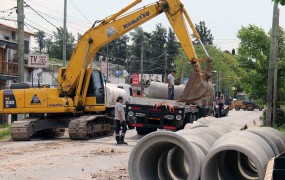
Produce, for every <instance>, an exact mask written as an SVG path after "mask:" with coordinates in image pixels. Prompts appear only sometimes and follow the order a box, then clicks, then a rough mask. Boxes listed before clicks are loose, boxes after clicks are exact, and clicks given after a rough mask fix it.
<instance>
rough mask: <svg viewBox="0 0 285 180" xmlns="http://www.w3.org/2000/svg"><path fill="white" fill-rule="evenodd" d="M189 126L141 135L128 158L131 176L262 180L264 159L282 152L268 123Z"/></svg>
mask: <svg viewBox="0 0 285 180" xmlns="http://www.w3.org/2000/svg"><path fill="white" fill-rule="evenodd" d="M197 122H199V121H197ZM188 128H189V129H183V130H181V131H177V132H175V133H174V132H167V131H159V132H154V133H151V134H148V135H147V136H145V137H143V138H142V139H141V140H140V141H139V142H138V143H137V144H136V146H135V147H134V149H133V150H132V153H131V155H130V158H129V165H128V166H129V176H130V179H132V180H144V179H162V180H164V179H165V180H168V179H193V180H196V179H202V180H204V179H205V180H213V179H225V180H227V179H264V176H265V171H266V165H267V163H268V161H269V160H270V159H271V158H273V157H276V156H277V155H279V154H280V153H282V152H284V151H285V137H284V135H283V134H282V133H281V132H279V131H277V130H275V129H273V128H269V127H253V128H248V129H245V130H244V128H245V127H244V126H243V125H242V126H240V127H238V125H234V126H222V125H217V124H215V123H209V122H208V124H207V123H206V121H200V122H199V124H198V123H197V124H196V126H188Z"/></svg>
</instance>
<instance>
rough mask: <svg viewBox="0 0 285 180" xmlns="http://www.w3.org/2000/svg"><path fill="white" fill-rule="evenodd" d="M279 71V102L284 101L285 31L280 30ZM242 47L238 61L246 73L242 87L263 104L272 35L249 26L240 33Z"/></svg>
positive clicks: (243, 76) (239, 49) (240, 47)
mask: <svg viewBox="0 0 285 180" xmlns="http://www.w3.org/2000/svg"><path fill="white" fill-rule="evenodd" d="M279 32H280V33H279V34H280V37H279V64H278V66H279V70H278V101H279V103H280V102H281V101H284V98H285V97H284V93H285V92H284V86H285V82H284V75H285V74H284V71H285V69H284V68H285V66H284V62H285V59H284V49H285V48H284V42H285V36H284V30H283V29H281V28H280V30H279ZM238 38H239V39H240V41H241V42H240V46H239V48H238V54H239V55H238V61H239V64H240V66H241V67H242V68H244V69H245V73H244V74H243V75H242V82H243V83H242V86H243V88H244V89H245V92H246V93H247V94H248V95H249V96H250V97H251V98H253V99H255V100H258V101H259V102H261V103H262V104H265V102H266V97H267V96H266V93H267V72H268V64H269V56H270V33H266V32H265V31H264V30H263V29H262V28H260V27H257V26H254V25H249V26H248V27H242V28H241V30H239V32H238Z"/></svg>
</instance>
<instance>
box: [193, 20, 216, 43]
mask: <svg viewBox="0 0 285 180" xmlns="http://www.w3.org/2000/svg"><path fill="white" fill-rule="evenodd" d="M195 28H196V30H197V31H198V33H199V35H200V38H201V41H202V42H203V44H204V45H206V44H210V45H213V40H214V37H213V35H212V33H211V30H210V29H208V28H207V27H206V23H205V21H200V22H199V24H198V25H197V24H195ZM195 44H199V42H198V41H197V40H196V41H195Z"/></svg>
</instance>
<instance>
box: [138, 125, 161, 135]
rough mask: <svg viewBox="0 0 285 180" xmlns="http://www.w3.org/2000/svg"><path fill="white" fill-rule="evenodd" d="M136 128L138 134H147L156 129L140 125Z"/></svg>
mask: <svg viewBox="0 0 285 180" xmlns="http://www.w3.org/2000/svg"><path fill="white" fill-rule="evenodd" d="M136 130H137V134H138V135H147V134H149V133H152V132H154V131H157V129H156V128H141V127H136Z"/></svg>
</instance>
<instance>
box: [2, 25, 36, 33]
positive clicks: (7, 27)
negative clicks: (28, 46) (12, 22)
mask: <svg viewBox="0 0 285 180" xmlns="http://www.w3.org/2000/svg"><path fill="white" fill-rule="evenodd" d="M0 27H4V28H6V29H9V30H12V31H17V30H18V29H17V28H14V27H12V26H8V25H5V24H2V23H0ZM25 34H26V35H30V36H36V34H35V33H31V32H27V31H25Z"/></svg>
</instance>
